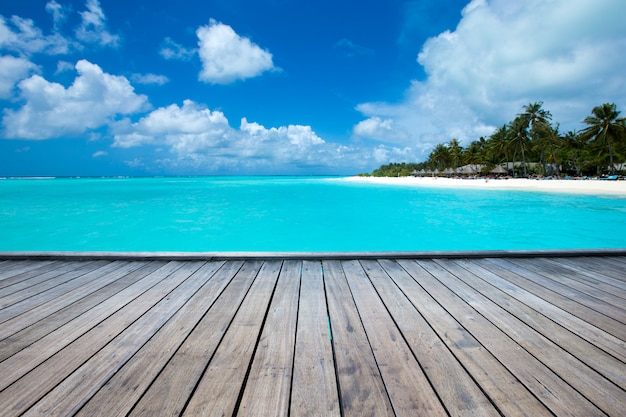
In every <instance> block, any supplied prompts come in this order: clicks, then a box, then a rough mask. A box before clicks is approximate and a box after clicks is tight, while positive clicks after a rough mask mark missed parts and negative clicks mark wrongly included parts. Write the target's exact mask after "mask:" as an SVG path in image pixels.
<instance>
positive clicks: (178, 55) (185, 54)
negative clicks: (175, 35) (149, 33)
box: [159, 38, 198, 61]
mask: <svg viewBox="0 0 626 417" xmlns="http://www.w3.org/2000/svg"><path fill="white" fill-rule="evenodd" d="M197 51H198V50H197V49H194V48H185V47H184V46H182V45H181V44H179V43H177V42H175V41H174V40H172V38H165V40H164V41H163V44H162V45H161V49H160V50H159V54H161V56H162V57H163V58H165V59H174V60H179V61H189V60H190V59H191V58H193V57H194V56H195V55H196V52H197Z"/></svg>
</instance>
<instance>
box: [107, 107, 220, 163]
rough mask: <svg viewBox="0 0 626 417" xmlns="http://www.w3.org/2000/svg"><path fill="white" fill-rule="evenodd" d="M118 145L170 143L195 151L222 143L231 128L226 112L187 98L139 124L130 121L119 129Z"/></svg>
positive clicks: (178, 149)
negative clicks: (211, 108) (206, 106)
mask: <svg viewBox="0 0 626 417" xmlns="http://www.w3.org/2000/svg"><path fill="white" fill-rule="evenodd" d="M114 131H115V136H114V146H116V147H120V148H130V147H134V146H140V145H167V146H169V147H170V148H171V149H172V150H173V151H176V152H177V153H182V154H185V153H194V152H198V151H200V150H203V149H208V148H211V147H214V146H218V145H219V144H220V143H222V142H223V141H224V140H225V139H226V137H227V135H228V134H229V132H230V131H231V128H230V126H229V125H228V120H227V119H226V117H225V116H224V114H223V113H222V112H219V111H210V110H209V109H207V108H205V107H203V106H201V105H199V104H197V103H195V102H193V101H191V100H185V101H184V102H183V106H182V107H179V106H178V105H176V104H172V105H170V106H168V107H161V108H158V109H156V110H154V111H152V112H151V113H150V114H148V115H147V116H145V117H143V118H141V119H140V120H139V121H138V122H137V123H130V122H129V121H128V120H126V121H123V122H120V123H118V124H117V125H116V126H115V128H114Z"/></svg>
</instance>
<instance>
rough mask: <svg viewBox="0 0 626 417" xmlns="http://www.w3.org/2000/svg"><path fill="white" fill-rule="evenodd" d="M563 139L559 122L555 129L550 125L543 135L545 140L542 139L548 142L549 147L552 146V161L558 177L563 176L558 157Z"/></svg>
mask: <svg viewBox="0 0 626 417" xmlns="http://www.w3.org/2000/svg"><path fill="white" fill-rule="evenodd" d="M562 140H563V138H562V137H561V135H560V134H559V124H558V123H557V124H556V127H555V128H554V129H553V128H552V127H550V126H548V129H547V130H546V132H545V135H544V136H543V140H542V142H546V143H547V144H548V147H549V148H550V155H551V156H552V163H553V164H554V166H555V173H554V174H555V175H556V176H557V177H560V176H561V170H560V169H559V160H558V159H557V157H556V149H557V148H558V147H559V145H560V144H561V142H562Z"/></svg>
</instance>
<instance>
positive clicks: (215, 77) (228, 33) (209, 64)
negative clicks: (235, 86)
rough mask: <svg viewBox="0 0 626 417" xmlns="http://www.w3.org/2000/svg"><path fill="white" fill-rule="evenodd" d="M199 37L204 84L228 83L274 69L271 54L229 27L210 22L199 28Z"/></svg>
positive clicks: (197, 32)
mask: <svg viewBox="0 0 626 417" xmlns="http://www.w3.org/2000/svg"><path fill="white" fill-rule="evenodd" d="M196 34H197V35H198V46H199V50H198V53H199V55H200V59H201V60H202V71H201V72H200V75H199V78H200V80H201V81H205V82H208V83H211V84H229V83H231V82H233V81H236V80H243V79H246V78H251V77H256V76H258V75H259V74H261V73H263V72H265V71H267V70H271V69H274V64H273V62H272V54H271V53H269V52H268V51H267V50H264V49H261V48H260V47H259V46H258V45H256V44H254V43H253V42H252V41H251V40H250V39H248V38H246V37H242V36H240V35H238V34H237V33H236V32H235V31H234V30H233V29H232V28H231V27H230V26H228V25H225V24H223V23H218V22H216V21H215V20H211V22H210V24H209V25H208V26H201V27H200V28H198V30H197V31H196Z"/></svg>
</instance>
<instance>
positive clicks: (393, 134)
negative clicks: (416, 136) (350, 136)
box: [354, 116, 406, 142]
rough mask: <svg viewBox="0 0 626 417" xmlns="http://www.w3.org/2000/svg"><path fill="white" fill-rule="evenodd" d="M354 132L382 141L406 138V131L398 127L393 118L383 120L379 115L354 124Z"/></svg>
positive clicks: (396, 140)
mask: <svg viewBox="0 0 626 417" xmlns="http://www.w3.org/2000/svg"><path fill="white" fill-rule="evenodd" d="M354 133H355V134H356V135H357V136H361V137H364V138H370V139H375V140H379V141H382V142H403V141H404V140H405V139H406V132H404V131H403V130H402V129H399V128H397V127H396V126H395V122H394V121H393V119H384V120H383V119H381V118H380V117H377V116H374V117H370V118H369V119H366V120H362V121H360V122H359V123H358V124H357V125H356V126H354Z"/></svg>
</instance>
